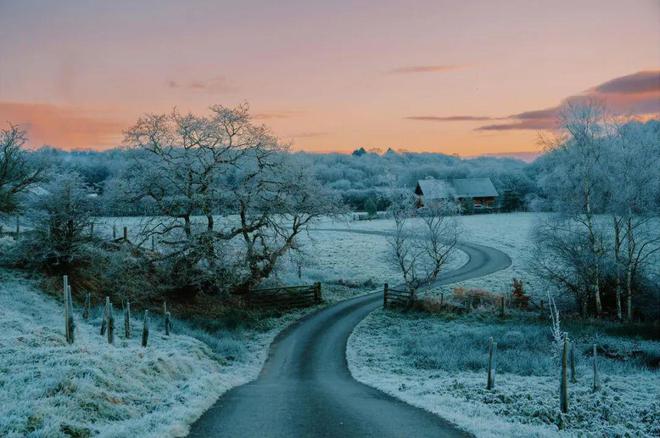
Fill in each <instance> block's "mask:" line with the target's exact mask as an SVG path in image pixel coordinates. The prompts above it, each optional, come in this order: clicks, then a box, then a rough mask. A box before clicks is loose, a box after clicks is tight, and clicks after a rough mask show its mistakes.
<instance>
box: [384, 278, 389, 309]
mask: <svg viewBox="0 0 660 438" xmlns="http://www.w3.org/2000/svg"><path fill="white" fill-rule="evenodd" d="M388 289H389V285H388V284H387V283H385V285H384V286H383V308H386V307H387V290H388Z"/></svg>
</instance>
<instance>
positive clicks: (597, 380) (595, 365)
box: [593, 344, 600, 392]
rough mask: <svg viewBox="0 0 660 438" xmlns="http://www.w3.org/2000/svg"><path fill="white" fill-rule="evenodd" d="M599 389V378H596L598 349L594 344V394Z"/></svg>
mask: <svg viewBox="0 0 660 438" xmlns="http://www.w3.org/2000/svg"><path fill="white" fill-rule="evenodd" d="M599 389H600V377H599V376H598V349H597V348H596V344H594V386H593V390H594V392H596V391H598V390H599Z"/></svg>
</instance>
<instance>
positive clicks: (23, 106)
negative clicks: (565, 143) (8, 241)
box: [0, 0, 660, 156]
mask: <svg viewBox="0 0 660 438" xmlns="http://www.w3.org/2000/svg"><path fill="white" fill-rule="evenodd" d="M580 95H589V96H596V97H599V98H603V99H605V100H606V101H607V102H608V103H610V105H611V106H612V109H613V110H615V112H621V113H625V114H648V113H652V114H656V113H660V2H658V1H657V0H638V1H635V2H622V1H607V0H598V1H595V0H594V1H580V0H577V1H556V0H555V1H544V2H541V1H529V0H524V1H523V0H521V1H501V2H499V1H498V2H493V1H439V0H432V1H431V0H429V1H406V2H402V1H398V2H392V1H383V0H381V1H376V0H373V1H352V2H345V1H334V2H327V1H313V0H305V1H303V0H300V1H278V2H273V1H269V2H266V1H250V0H246V1H241V2H236V1H232V2H229V1H227V2H222V1H220V2H219V1H189V2H178V1H177V2H174V1H161V0H159V1H155V0H153V1H139V2H136V1H113V2H83V1H78V2H76V1H57V2H40V1H32V0H25V1H20V2H17V1H9V0H0V122H4V121H11V122H14V123H21V124H24V125H25V126H26V127H27V128H28V129H29V132H30V136H31V139H32V144H33V145H35V146H38V145H41V144H50V145H55V146H57V147H62V148H66V149H71V148H76V149H81V148H103V147H111V146H115V145H118V144H120V143H121V139H122V133H121V132H122V130H123V129H125V128H126V127H128V126H129V125H130V124H131V123H132V122H133V121H135V119H136V118H137V117H138V116H139V115H140V114H141V113H144V112H164V111H167V110H168V109H171V108H172V107H173V106H176V107H177V108H178V109H179V110H182V111H187V110H191V111H195V112H203V111H205V108H207V107H208V106H209V105H211V104H214V103H221V104H225V105H233V104H236V103H239V102H241V101H248V102H249V103H250V105H251V108H252V111H253V113H254V114H255V116H256V118H257V119H258V120H259V121H261V122H263V123H266V124H267V125H269V126H271V127H272V129H273V131H274V132H275V133H276V134H277V135H278V136H279V137H280V138H281V139H282V140H284V141H291V142H293V144H294V147H295V148H297V149H305V150H310V151H342V152H346V151H350V150H353V149H355V148H356V147H359V146H364V147H366V148H374V147H378V148H383V149H384V148H386V147H393V148H395V149H406V150H411V151H422V150H423V151H434V152H443V153H458V154H460V155H466V156H469V155H476V154H482V153H494V152H516V151H530V150H535V149H537V148H538V146H537V144H536V139H537V137H538V133H539V131H540V130H543V129H548V128H549V127H551V125H552V113H553V109H554V108H555V107H556V106H557V105H559V104H560V103H561V102H562V101H563V100H565V99H567V98H570V97H571V96H580ZM539 110H548V111H545V112H540V113H539V112H537V111H539Z"/></svg>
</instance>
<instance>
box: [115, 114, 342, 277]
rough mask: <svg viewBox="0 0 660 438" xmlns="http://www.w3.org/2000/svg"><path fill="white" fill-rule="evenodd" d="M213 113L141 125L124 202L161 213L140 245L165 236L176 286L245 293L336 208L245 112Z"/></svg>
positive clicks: (132, 140)
mask: <svg viewBox="0 0 660 438" xmlns="http://www.w3.org/2000/svg"><path fill="white" fill-rule="evenodd" d="M210 112H211V114H210V116H197V115H193V114H187V115H182V114H179V113H178V112H176V111H173V112H172V113H170V114H163V115H148V116H145V117H143V118H141V119H140V120H138V122H137V124H136V125H135V126H133V127H132V128H130V129H129V130H128V131H127V132H126V141H127V143H128V144H129V145H131V146H132V147H133V149H134V151H133V152H134V158H135V159H134V163H133V165H132V166H131V168H130V169H129V171H128V174H127V176H126V183H125V188H126V196H127V199H128V200H129V201H131V202H140V203H142V204H143V205H144V206H145V208H147V209H148V211H149V212H150V213H152V214H153V215H154V219H152V220H149V221H148V222H147V223H146V225H145V227H144V230H143V233H142V238H143V239H144V241H147V240H148V239H150V238H151V237H152V236H157V237H158V240H159V243H160V245H161V246H162V247H163V249H164V259H163V260H164V261H167V262H169V263H172V264H173V268H174V269H171V270H173V271H174V272H176V273H177V275H176V279H173V280H174V281H176V282H177V283H179V284H178V285H177V287H179V288H185V289H190V288H191V287H192V288H195V289H208V288H214V289H218V288H219V289H227V288H228V287H229V288H231V289H233V290H246V289H248V288H249V287H251V286H254V285H255V284H258V283H259V282H260V281H262V280H263V279H265V278H267V277H268V276H269V275H270V274H271V273H272V271H273V270H274V269H275V267H276V265H277V263H278V261H279V260H280V257H281V256H283V255H284V254H285V253H286V252H288V251H290V250H294V249H296V246H297V237H298V236H299V234H300V233H301V232H303V231H304V230H305V229H306V228H307V227H308V226H309V224H310V223H311V222H312V221H313V220H314V219H315V218H317V217H319V216H321V215H323V214H327V213H331V212H333V211H335V209H336V202H335V201H334V199H333V198H332V197H329V196H327V194H326V193H325V191H324V190H322V189H321V187H320V185H319V184H318V183H317V182H316V181H315V180H314V178H312V175H311V174H310V173H309V172H308V171H306V169H305V168H304V167H303V166H302V165H300V164H299V163H298V161H297V160H296V159H295V157H291V156H290V155H289V154H287V153H286V152H287V148H286V147H285V146H283V145H281V144H280V143H279V142H278V140H277V139H276V138H275V137H274V136H273V135H272V134H271V133H270V132H269V130H268V129H267V128H266V127H264V126H260V125H255V124H253V123H252V121H251V119H250V116H249V111H248V107H247V105H240V106H238V107H236V108H227V107H223V106H219V105H217V106H213V107H211V108H210ZM218 219H219V220H218Z"/></svg>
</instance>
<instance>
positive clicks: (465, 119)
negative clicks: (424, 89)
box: [404, 116, 497, 122]
mask: <svg viewBox="0 0 660 438" xmlns="http://www.w3.org/2000/svg"><path fill="white" fill-rule="evenodd" d="M404 119H406V120H419V121H423V122H475V121H477V122H479V121H484V120H497V119H494V118H493V117H488V116H446V117H439V116H408V117H404Z"/></svg>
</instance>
